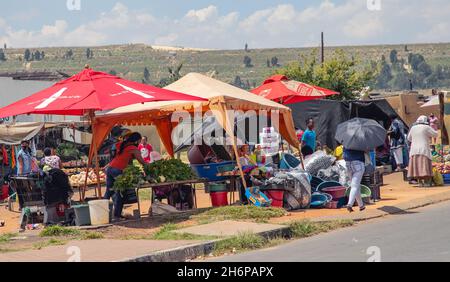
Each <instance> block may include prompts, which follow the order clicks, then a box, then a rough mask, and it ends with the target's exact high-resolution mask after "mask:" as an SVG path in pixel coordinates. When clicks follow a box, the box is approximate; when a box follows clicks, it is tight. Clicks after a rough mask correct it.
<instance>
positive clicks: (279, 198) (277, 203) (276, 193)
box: [265, 190, 284, 208]
mask: <svg viewBox="0 0 450 282" xmlns="http://www.w3.org/2000/svg"><path fill="white" fill-rule="evenodd" d="M265 194H266V196H267V197H268V198H269V199H272V207H278V208H282V207H283V198H284V191H283V190H267V191H265Z"/></svg>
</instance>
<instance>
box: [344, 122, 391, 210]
mask: <svg viewBox="0 0 450 282" xmlns="http://www.w3.org/2000/svg"><path fill="white" fill-rule="evenodd" d="M335 139H336V141H338V142H339V143H340V144H342V145H343V146H344V160H345V163H346V167H347V173H348V174H349V176H350V179H351V188H350V195H349V200H348V203H347V210H348V211H349V212H353V205H354V203H355V201H357V202H358V205H359V210H360V211H363V210H365V208H366V207H365V205H364V202H363V200H362V197H361V180H362V177H363V175H364V172H365V159H366V153H367V152H369V151H370V150H373V149H374V148H376V147H378V146H380V145H382V144H383V143H384V141H385V139H386V130H385V129H384V128H383V127H382V126H381V125H380V124H378V123H377V122H376V121H374V120H370V119H362V118H354V119H352V120H349V121H346V122H344V123H341V124H339V125H338V127H337V130H336V136H335Z"/></svg>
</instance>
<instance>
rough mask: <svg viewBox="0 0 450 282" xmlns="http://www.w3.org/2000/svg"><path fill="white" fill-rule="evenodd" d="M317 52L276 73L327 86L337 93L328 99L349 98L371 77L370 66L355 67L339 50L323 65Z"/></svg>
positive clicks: (373, 76)
mask: <svg viewBox="0 0 450 282" xmlns="http://www.w3.org/2000/svg"><path fill="white" fill-rule="evenodd" d="M316 58H317V51H313V52H312V53H311V54H310V55H309V56H304V55H302V60H301V61H299V62H294V63H291V64H289V65H288V66H286V67H284V68H282V69H279V70H278V71H277V73H279V74H283V75H286V76H287V77H288V78H289V79H293V80H297V81H301V82H304V83H308V84H313V85H317V86H320V87H324V88H327V89H331V90H334V91H337V92H339V93H340V95H333V96H331V97H330V99H339V100H351V99H355V98H356V97H357V95H358V94H359V92H360V91H361V90H362V89H363V88H364V87H366V86H368V84H369V83H371V82H372V81H373V80H374V78H375V73H374V71H373V70H372V69H370V68H364V69H361V68H358V67H357V63H358V62H357V61H356V60H354V59H349V58H348V57H347V55H346V54H345V52H344V51H343V50H337V51H335V53H334V54H333V55H332V56H331V57H330V58H329V59H328V60H326V61H325V62H324V63H323V64H320V63H319V62H318V61H317V59H316Z"/></svg>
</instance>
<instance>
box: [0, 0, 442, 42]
mask: <svg viewBox="0 0 450 282" xmlns="http://www.w3.org/2000/svg"><path fill="white" fill-rule="evenodd" d="M449 30H450V1H449V0H427V1H423V0H221V1H217V0H100V1H92V0H90V1H88V0H40V1H36V0H15V1H8V2H6V1H5V2H4V3H2V5H1V10H0V44H1V45H3V43H6V44H7V45H8V46H10V47H15V48H19V47H53V46H98V45H108V44H126V43H145V44H151V45H169V46H184V47H195V48H206V49H241V48H243V46H244V45H245V43H248V45H249V47H250V48H280V47H286V48H288V47H316V46H318V45H319V44H320V32H321V31H323V32H324V33H325V43H326V45H331V46H342V45H371V44H377V45H378V44H402V43H438V42H450V32H448V31H449Z"/></svg>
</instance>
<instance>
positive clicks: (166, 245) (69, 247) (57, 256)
mask: <svg viewBox="0 0 450 282" xmlns="http://www.w3.org/2000/svg"><path fill="white" fill-rule="evenodd" d="M194 243H198V241H162V240H84V241H70V242H68V243H67V244H65V245H61V246H49V247H46V248H43V249H41V250H28V251H21V252H8V253H3V254H0V262H66V261H70V260H71V259H76V255H77V254H80V260H81V261H82V262H109V261H119V260H124V259H127V258H130V259H131V258H134V257H139V256H144V255H146V254H149V253H153V252H156V251H160V250H166V249H172V248H177V247H180V246H185V245H189V244H194ZM77 248H79V252H78V250H77Z"/></svg>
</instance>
